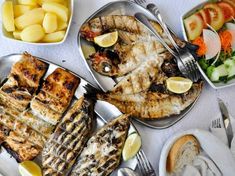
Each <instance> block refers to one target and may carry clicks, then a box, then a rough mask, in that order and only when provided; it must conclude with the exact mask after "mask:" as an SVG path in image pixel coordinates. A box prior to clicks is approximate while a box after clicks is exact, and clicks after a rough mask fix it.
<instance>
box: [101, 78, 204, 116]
mask: <svg viewBox="0 0 235 176" xmlns="http://www.w3.org/2000/svg"><path fill="white" fill-rule="evenodd" d="M201 90H202V83H201V82H200V83H194V84H193V86H192V88H191V89H190V90H189V91H188V92H187V93H185V94H183V95H177V94H164V93H159V92H151V91H145V92H142V93H139V94H129V95H122V94H115V93H112V92H111V93H108V94H99V95H98V99H100V100H104V101H107V102H109V103H111V104H113V105H115V106H116V107H117V108H118V109H119V110H120V111H121V112H122V113H127V114H131V115H132V116H134V117H137V118H147V119H157V118H164V117H168V116H171V115H174V114H179V113H180V112H181V111H182V110H184V109H185V108H187V107H188V106H189V105H190V104H192V103H193V102H194V101H195V100H196V98H197V97H198V96H199V94H200V92H201Z"/></svg>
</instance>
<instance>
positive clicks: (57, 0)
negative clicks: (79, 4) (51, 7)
mask: <svg viewBox="0 0 235 176" xmlns="http://www.w3.org/2000/svg"><path fill="white" fill-rule="evenodd" d="M64 1H65V0H38V1H37V2H38V4H40V5H42V4H43V3H44V2H57V3H60V4H63V3H64Z"/></svg>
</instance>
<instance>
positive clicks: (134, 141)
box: [122, 133, 141, 161]
mask: <svg viewBox="0 0 235 176" xmlns="http://www.w3.org/2000/svg"><path fill="white" fill-rule="evenodd" d="M140 147H141V138H140V136H139V135H138V134H137V133H132V134H130V135H129V136H128V137H127V139H126V142H125V144H124V148H123V150H122V157H123V160H124V161H127V160H129V159H131V158H133V157H134V156H135V155H136V153H137V152H138V151H139V149H140Z"/></svg>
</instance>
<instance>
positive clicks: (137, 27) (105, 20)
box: [80, 15, 184, 46]
mask: <svg viewBox="0 0 235 176" xmlns="http://www.w3.org/2000/svg"><path fill="white" fill-rule="evenodd" d="M150 22H151V24H152V25H153V27H154V28H155V30H156V31H157V32H158V33H159V34H160V35H161V36H162V37H163V38H164V40H166V42H167V43H169V44H170V42H169V40H168V39H167V37H166V35H165V34H164V33H163V30H162V28H161V27H160V25H159V24H158V23H157V22H155V21H150ZM113 30H121V31H126V32H129V33H133V34H138V35H142V36H145V37H146V36H150V32H149V31H148V29H147V28H145V27H144V26H143V25H142V24H141V23H139V22H138V21H137V20H136V19H135V18H134V17H133V16H126V15H110V16H102V17H97V18H94V19H91V20H90V21H88V22H86V23H85V24H83V25H82V26H81V29H80V33H81V35H82V37H84V38H85V39H86V40H88V41H93V39H94V37H96V36H99V35H102V34H104V33H107V32H109V31H113ZM175 40H176V42H177V44H178V45H180V46H184V43H183V42H182V41H180V40H179V39H178V38H176V37H175Z"/></svg>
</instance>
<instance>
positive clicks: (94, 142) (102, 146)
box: [70, 115, 129, 176]
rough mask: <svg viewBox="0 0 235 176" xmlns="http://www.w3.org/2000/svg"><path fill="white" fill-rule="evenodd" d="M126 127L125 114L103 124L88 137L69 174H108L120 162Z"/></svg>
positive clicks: (102, 175)
mask: <svg viewBox="0 0 235 176" xmlns="http://www.w3.org/2000/svg"><path fill="white" fill-rule="evenodd" d="M128 129H129V120H128V116H127V115H122V116H120V117H118V118H117V119H115V120H113V121H111V122H109V123H108V124H107V125H105V126H104V127H103V128H102V129H100V130H99V131H98V132H97V133H96V134H95V135H94V136H92V137H91V138H90V139H89V141H88V142H87V146H86V147H85V148H84V150H83V151H82V153H81V155H80V156H79V158H78V159H77V161H76V164H75V165H74V167H73V169H72V171H71V174H70V175H71V176H77V175H79V176H93V175H95V176H106V175H109V174H110V173H111V172H112V171H113V170H114V169H115V168H116V167H117V166H118V165H119V163H120V157H121V153H122V148H123V145H124V143H125V140H126V136H127V133H128Z"/></svg>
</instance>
